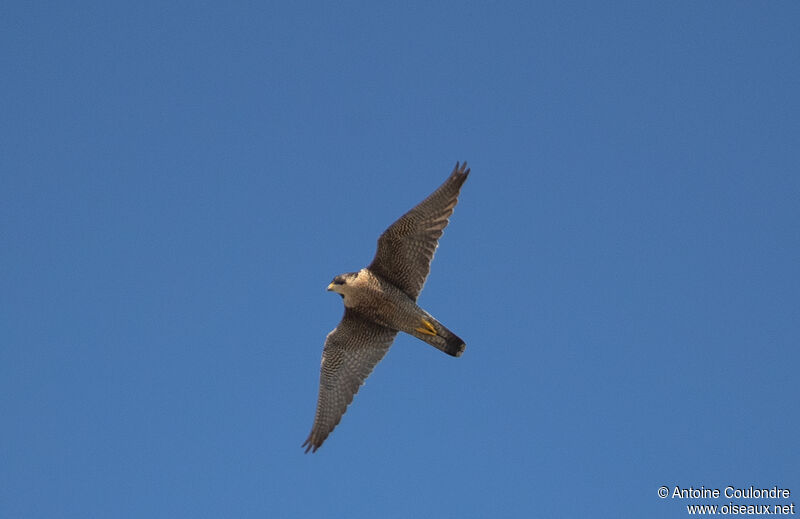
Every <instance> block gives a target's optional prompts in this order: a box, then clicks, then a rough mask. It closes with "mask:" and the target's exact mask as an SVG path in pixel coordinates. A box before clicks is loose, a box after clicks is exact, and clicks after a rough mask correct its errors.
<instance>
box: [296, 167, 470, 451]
mask: <svg viewBox="0 0 800 519" xmlns="http://www.w3.org/2000/svg"><path fill="white" fill-rule="evenodd" d="M468 175H469V169H467V164H466V163H464V164H463V165H461V166H460V165H459V164H456V167H455V168H454V169H453V172H452V173H451V174H450V176H449V177H448V178H447V180H445V182H444V183H443V184H442V185H441V186H439V188H438V189H437V190H436V191H434V192H433V193H432V194H431V195H430V196H428V198H426V199H425V200H423V201H422V202H420V203H419V204H418V205H417V206H416V207H414V208H413V209H411V210H410V211H408V212H407V213H406V214H404V215H403V216H401V217H400V218H399V219H398V220H397V221H396V222H394V223H393V224H392V225H391V226H389V228H388V229H386V231H384V233H383V234H382V235H381V236H380V238H378V250H377V252H376V253H375V257H374V258H373V260H372V263H370V264H369V266H368V267H367V268H365V269H362V270H360V271H359V272H352V273H348V274H342V275H340V276H336V277H335V278H334V279H333V281H332V282H331V284H330V285H328V290H331V291H334V292H337V293H338V294H340V295H341V296H342V299H343V302H344V306H345V311H344V316H343V317H342V320H341V322H340V323H339V325H338V326H337V327H336V328H334V329H333V331H331V332H330V333H329V334H328V337H327V338H326V339H325V347H324V348H323V351H322V363H321V366H320V385H319V398H318V400H317V412H316V416H315V418H314V425H313V427H312V428H311V433H310V434H309V436H308V438H307V439H306V441H305V443H303V447H306V452H308V451H311V452H315V451H316V450H317V449H318V448H319V447H320V446H321V445H322V443H323V442H324V441H325V439H326V438H327V437H328V435H329V434H330V433H331V431H333V429H334V427H336V425H337V424H338V423H339V421H340V420H341V418H342V415H343V414H344V412H345V411H346V410H347V406H348V405H349V404H350V402H352V401H353V396H355V394H356V393H357V392H358V389H359V387H361V384H363V383H364V380H365V379H366V378H367V377H368V376H369V374H370V373H371V372H372V370H373V368H374V367H375V365H376V364H378V362H380V360H381V359H382V358H383V356H384V355H385V354H386V352H387V351H389V347H390V346H391V345H392V342H393V341H394V338H395V336H396V335H397V333H398V332H400V331H403V332H406V333H408V334H410V335H413V336H415V337H417V338H419V339H421V340H423V341H425V342H427V343H428V344H431V345H432V346H434V347H436V348H438V349H440V350H442V351H444V352H445V353H447V354H449V355H452V356H455V357H458V356H460V355H461V354H462V353H463V351H464V347H465V344H464V341H462V340H461V339H460V338H459V337H458V336H457V335H455V334H454V333H453V332H451V331H450V330H448V329H447V328H446V327H445V326H444V325H442V324H441V323H440V322H439V321H437V320H436V319H435V318H434V317H433V316H431V315H430V314H429V313H427V312H426V311H425V310H423V309H422V308H420V307H419V306H417V304H416V300H417V297H418V296H419V293H420V292H421V291H422V287H423V285H424V284H425V280H426V279H427V277H428V273H429V272H430V264H431V260H432V259H433V255H434V253H435V252H436V247H437V246H438V242H439V238H440V237H441V236H442V233H443V232H444V229H445V227H447V224H448V219H449V218H450V215H451V214H452V213H453V208H454V207H455V205H456V203H457V202H458V194H459V191H460V190H461V186H462V185H463V184H464V182H465V181H466V179H467V176H468Z"/></svg>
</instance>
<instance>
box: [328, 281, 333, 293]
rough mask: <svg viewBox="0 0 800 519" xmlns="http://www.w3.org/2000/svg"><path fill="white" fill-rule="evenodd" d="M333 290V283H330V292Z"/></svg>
mask: <svg viewBox="0 0 800 519" xmlns="http://www.w3.org/2000/svg"><path fill="white" fill-rule="evenodd" d="M331 290H333V283H331V284H329V285H328V292H330V291H331Z"/></svg>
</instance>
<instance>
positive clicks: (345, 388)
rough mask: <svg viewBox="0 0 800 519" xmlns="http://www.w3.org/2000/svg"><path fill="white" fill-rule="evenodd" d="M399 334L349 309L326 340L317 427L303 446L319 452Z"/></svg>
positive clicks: (315, 424)
mask: <svg viewBox="0 0 800 519" xmlns="http://www.w3.org/2000/svg"><path fill="white" fill-rule="evenodd" d="M395 335H397V331H396V330H391V329H389V328H385V327H383V326H380V325H378V324H375V323H373V322H372V321H369V320H367V319H365V318H363V317H362V316H361V315H360V314H358V313H357V312H354V311H352V310H349V309H347V308H345V311H344V317H342V321H341V322H340V323H339V325H338V326H337V327H336V328H334V329H333V331H332V332H331V333H329V334H328V337H327V338H326V339H325V348H324V349H323V350H322V366H321V367H320V376H319V399H318V400H317V414H316V416H315V417H314V426H313V427H312V428H311V434H309V435H308V438H307V439H306V441H305V443H303V447H306V452H308V451H309V450H310V451H311V452H316V450H317V449H319V447H320V445H322V442H324V441H325V438H327V437H328V435H329V434H330V433H331V431H333V429H334V427H336V426H337V425H338V424H339V421H340V420H341V419H342V415H343V414H344V412H345V411H346V410H347V406H348V405H350V402H352V401H353V396H354V395H355V394H356V393H357V392H358V388H359V387H361V384H363V383H364V380H366V378H367V377H368V376H369V374H370V373H372V369H373V368H374V367H375V365H376V364H378V362H380V360H381V359H382V358H383V356H384V355H386V352H387V351H389V347H390V346H391V345H392V342H393V341H394V337H395Z"/></svg>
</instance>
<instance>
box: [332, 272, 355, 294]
mask: <svg viewBox="0 0 800 519" xmlns="http://www.w3.org/2000/svg"><path fill="white" fill-rule="evenodd" d="M357 276H358V272H348V273H347V274H340V275H338V276H336V277H335V278H333V281H331V283H330V284H329V285H328V291H333V292H336V293H337V294H339V295H340V296H342V297H344V296H345V293H346V292H347V291H348V289H349V288H350V286H348V283H349V282H350V281H352V280H353V279H355V278H356V277H357Z"/></svg>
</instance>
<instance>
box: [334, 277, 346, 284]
mask: <svg viewBox="0 0 800 519" xmlns="http://www.w3.org/2000/svg"><path fill="white" fill-rule="evenodd" d="M333 284H334V285H344V278H343V277H341V276H336V277H335V278H333Z"/></svg>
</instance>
